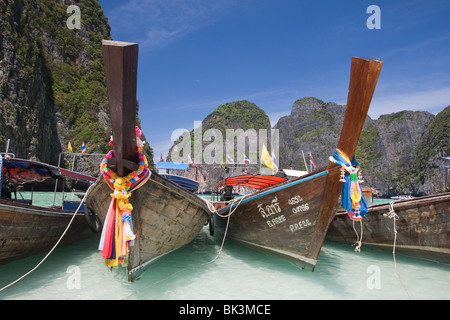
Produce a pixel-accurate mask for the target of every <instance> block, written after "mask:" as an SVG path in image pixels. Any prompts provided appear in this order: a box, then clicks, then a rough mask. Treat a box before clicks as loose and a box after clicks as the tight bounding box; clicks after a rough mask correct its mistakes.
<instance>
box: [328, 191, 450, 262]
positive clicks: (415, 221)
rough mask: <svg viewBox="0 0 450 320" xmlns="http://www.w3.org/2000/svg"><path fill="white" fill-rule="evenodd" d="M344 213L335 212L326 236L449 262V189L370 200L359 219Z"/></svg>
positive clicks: (335, 239) (340, 240)
mask: <svg viewBox="0 0 450 320" xmlns="http://www.w3.org/2000/svg"><path fill="white" fill-rule="evenodd" d="M346 213H347V212H346V211H344V210H339V211H338V212H337V214H336V216H335V218H334V219H333V221H332V222H331V224H330V227H329V229H328V233H327V237H326V239H327V240H330V241H334V242H341V243H351V244H356V243H358V242H359V243H358V246H361V245H363V246H366V245H367V246H369V247H377V248H381V249H386V250H391V251H392V250H394V249H395V252H397V253H400V254H405V255H409V256H414V257H416V258H422V259H428V260H433V261H437V262H441V263H445V264H450V193H449V192H446V193H440V194H434V195H429V196H423V197H417V198H411V199H405V200H397V201H391V202H388V203H382V204H372V205H369V206H368V212H367V214H366V215H365V216H364V217H363V218H362V220H361V221H359V222H354V221H352V220H351V219H349V218H348V217H347V214H346ZM359 223H361V225H360V224H359Z"/></svg>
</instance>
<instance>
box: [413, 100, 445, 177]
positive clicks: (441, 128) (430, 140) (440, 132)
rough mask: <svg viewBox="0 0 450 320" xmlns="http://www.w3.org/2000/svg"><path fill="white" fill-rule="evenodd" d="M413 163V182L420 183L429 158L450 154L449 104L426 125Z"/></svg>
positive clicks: (428, 167) (428, 166)
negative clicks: (426, 127)
mask: <svg viewBox="0 0 450 320" xmlns="http://www.w3.org/2000/svg"><path fill="white" fill-rule="evenodd" d="M417 150H418V152H417V156H416V159H415V161H414V164H413V174H414V182H416V183H422V182H423V181H424V179H425V173H426V172H427V171H428V170H429V169H430V160H431V158H432V157H434V156H436V155H439V156H441V157H446V156H449V155H450V106H447V107H446V108H445V109H444V110H443V111H441V112H440V113H438V114H437V115H436V117H435V118H434V120H433V121H432V122H431V123H430V125H429V126H428V129H427V132H425V134H424V135H423V137H422V139H421V141H420V142H419V146H418V148H417Z"/></svg>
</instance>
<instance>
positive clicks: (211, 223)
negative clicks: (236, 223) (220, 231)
mask: <svg viewBox="0 0 450 320" xmlns="http://www.w3.org/2000/svg"><path fill="white" fill-rule="evenodd" d="M209 235H210V236H213V235H214V218H213V217H211V219H209Z"/></svg>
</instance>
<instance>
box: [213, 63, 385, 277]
mask: <svg viewBox="0 0 450 320" xmlns="http://www.w3.org/2000/svg"><path fill="white" fill-rule="evenodd" d="M381 66H382V61H381V60H379V59H370V58H356V57H353V58H352V65H351V73H350V85H349V93H348V100H347V108H346V113H345V118H344V123H343V127H342V131H341V136H340V140H339V142H338V145H337V150H339V151H340V153H342V154H344V155H347V157H348V158H349V159H352V157H353V155H354V152H355V149H356V146H357V144H358V140H359V137H360V134H361V130H362V128H363V125H364V122H365V119H366V115H367V112H368V109H369V105H370V102H371V99H372V96H373V93H374V90H375V87H376V83H377V81H378V76H379V73H380V71H381ZM340 176H341V170H340V166H338V165H337V164H336V163H335V162H332V161H330V163H329V164H328V165H327V166H326V168H323V169H319V170H316V171H314V172H312V173H309V174H307V175H304V176H301V177H298V178H295V179H292V180H286V181H283V182H279V183H277V184H274V185H272V186H269V187H264V188H261V189H260V190H258V191H256V192H254V193H251V194H249V195H246V196H244V197H242V198H240V199H234V200H233V202H232V203H228V204H227V205H226V206H222V207H221V208H220V207H219V206H218V207H217V212H216V214H217V216H218V219H217V220H218V225H219V227H221V228H222V229H224V230H225V231H226V237H230V238H232V239H234V240H236V241H238V242H241V243H243V244H246V245H249V246H251V247H255V248H257V249H262V250H265V251H269V252H272V253H275V254H278V255H281V256H283V257H287V258H290V259H292V260H294V261H295V262H296V263H297V264H299V265H300V267H301V268H303V269H306V270H311V271H313V270H314V267H315V265H316V263H317V259H318V256H319V253H320V250H321V247H322V244H323V241H324V239H325V235H326V233H327V230H328V226H329V224H330V222H331V220H332V219H333V217H334V214H335V212H336V206H337V202H338V198H339V195H340V193H341V188H342V186H341V183H340V181H339V180H340V179H339V178H340ZM226 200H228V199H226Z"/></svg>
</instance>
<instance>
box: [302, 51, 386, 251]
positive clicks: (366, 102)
mask: <svg viewBox="0 0 450 320" xmlns="http://www.w3.org/2000/svg"><path fill="white" fill-rule="evenodd" d="M382 66H383V61H381V60H380V59H373V58H358V57H353V58H352V65H351V71H350V84H349V91H348V98H347V108H346V111H345V118H344V123H343V125H342V131H341V136H340V138H339V142H338V145H337V148H338V149H339V150H341V151H342V152H343V153H345V154H346V155H347V156H348V158H349V159H351V158H352V157H353V155H354V154H355V150H356V147H357V145H358V141H359V137H360V135H361V131H362V128H363V126H364V122H365V120H366V117H367V112H368V111H369V107H370V102H371V101H372V97H373V94H374V92H375V87H376V85H377V82H378V77H379V75H380V72H381V67H382ZM327 170H328V171H329V177H328V180H329V181H328V183H327V185H326V189H325V193H324V200H323V203H322V207H321V208H320V213H319V216H318V219H317V230H328V227H329V225H330V223H331V221H332V220H333V217H334V214H335V212H336V209H337V208H336V206H337V201H338V199H339V195H340V193H341V189H342V184H341V183H340V182H339V174H340V172H339V166H338V165H337V164H335V163H333V162H329V164H328V165H327ZM325 236H326V232H316V234H315V236H314V237H313V239H312V242H311V247H310V252H311V253H314V252H317V255H316V259H317V257H318V256H319V252H320V248H321V247H322V244H323V241H324V240H325Z"/></svg>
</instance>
